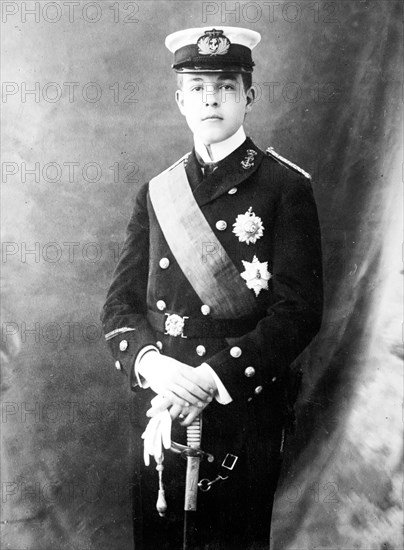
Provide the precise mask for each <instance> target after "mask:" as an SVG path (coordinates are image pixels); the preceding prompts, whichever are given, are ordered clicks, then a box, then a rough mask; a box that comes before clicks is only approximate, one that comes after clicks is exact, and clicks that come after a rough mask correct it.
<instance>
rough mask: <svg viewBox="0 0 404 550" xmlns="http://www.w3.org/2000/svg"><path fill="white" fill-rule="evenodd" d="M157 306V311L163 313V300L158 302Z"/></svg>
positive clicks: (164, 305)
mask: <svg viewBox="0 0 404 550" xmlns="http://www.w3.org/2000/svg"><path fill="white" fill-rule="evenodd" d="M156 306H157V309H159V310H160V311H164V310H165V308H166V307H167V305H166V303H165V301H164V300H159V301H158V302H157V304H156Z"/></svg>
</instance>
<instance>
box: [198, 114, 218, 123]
mask: <svg viewBox="0 0 404 550" xmlns="http://www.w3.org/2000/svg"><path fill="white" fill-rule="evenodd" d="M205 120H223V118H222V117H221V116H219V115H208V116H205V117H203V119H202V122H205Z"/></svg>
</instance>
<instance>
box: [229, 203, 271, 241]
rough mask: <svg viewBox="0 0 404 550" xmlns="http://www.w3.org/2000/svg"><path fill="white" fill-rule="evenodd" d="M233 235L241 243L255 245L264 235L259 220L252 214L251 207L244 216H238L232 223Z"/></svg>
mask: <svg viewBox="0 0 404 550" xmlns="http://www.w3.org/2000/svg"><path fill="white" fill-rule="evenodd" d="M233 227H234V229H233V233H234V234H235V235H236V236H237V237H238V240H239V241H240V242H241V243H246V244H250V243H253V244H254V243H255V242H256V241H257V240H258V239H260V238H261V237H262V235H263V234H264V229H265V228H264V226H263V225H262V221H261V218H260V217H259V216H256V215H255V214H254V212H252V206H250V208H249V209H248V210H247V212H246V213H245V214H239V215H238V216H237V218H236V222H235V223H233Z"/></svg>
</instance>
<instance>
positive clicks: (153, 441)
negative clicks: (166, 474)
mask: <svg viewBox="0 0 404 550" xmlns="http://www.w3.org/2000/svg"><path fill="white" fill-rule="evenodd" d="M161 399H162V397H161V396H160V395H157V396H156V397H154V398H153V399H152V400H151V405H152V406H157V405H158V403H159V401H160V400H161ZM142 439H143V440H144V444H143V458H144V463H145V464H146V466H149V465H150V456H154V460H155V461H156V462H157V463H161V461H162V459H163V447H164V448H165V449H169V448H170V447H171V416H170V413H169V412H168V410H165V411H163V412H160V413H158V414H156V415H155V416H153V418H151V419H150V420H149V423H148V424H147V427H146V429H145V431H144V432H143V434H142Z"/></svg>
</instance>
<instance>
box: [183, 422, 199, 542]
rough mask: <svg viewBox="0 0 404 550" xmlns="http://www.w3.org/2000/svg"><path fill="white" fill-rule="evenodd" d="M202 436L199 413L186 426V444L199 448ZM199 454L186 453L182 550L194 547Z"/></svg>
mask: <svg viewBox="0 0 404 550" xmlns="http://www.w3.org/2000/svg"><path fill="white" fill-rule="evenodd" d="M201 437H202V418H201V415H199V416H198V417H197V418H195V420H194V421H193V422H192V424H191V425H190V426H188V427H187V445H188V447H190V448H191V449H195V450H196V449H200V446H201ZM200 460H201V458H200V454H199V453H195V456H193V455H192V454H191V455H190V454H188V455H187V473H186V477H185V500H184V539H183V541H184V542H183V550H191V549H192V548H194V547H195V546H194V544H193V537H194V533H195V513H196V508H197V496H198V478H199V464H200Z"/></svg>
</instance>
